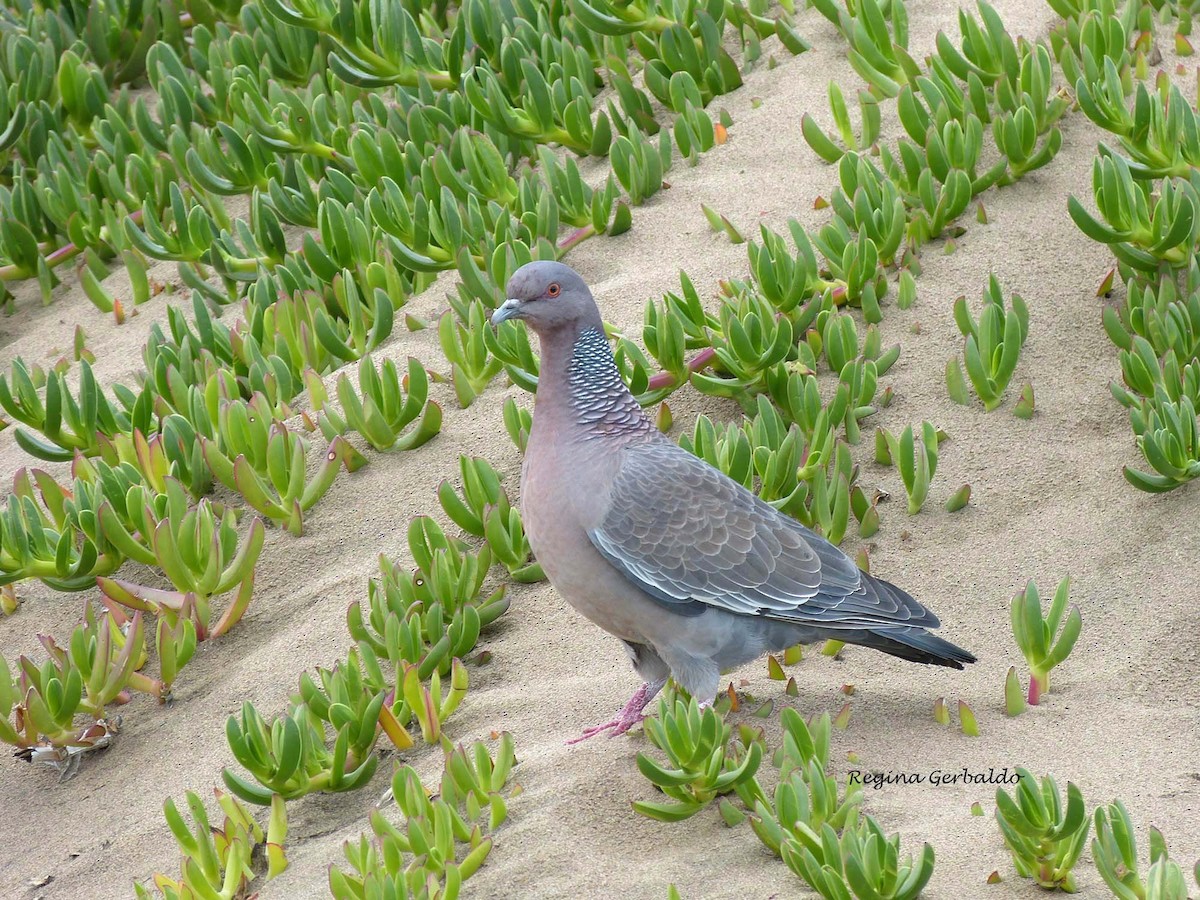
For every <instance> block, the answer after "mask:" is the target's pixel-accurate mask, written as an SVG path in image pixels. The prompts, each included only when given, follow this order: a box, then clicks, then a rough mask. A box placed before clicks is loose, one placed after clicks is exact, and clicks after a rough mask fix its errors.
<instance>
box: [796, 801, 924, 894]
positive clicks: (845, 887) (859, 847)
mask: <svg viewBox="0 0 1200 900" xmlns="http://www.w3.org/2000/svg"><path fill="white" fill-rule="evenodd" d="M802 827H803V826H802ZM806 837H807V838H808V841H809V842H811V844H812V846H809V845H808V843H805V842H801V841H795V842H789V843H786V844H784V845H783V847H784V849H783V859H784V862H786V863H787V864H788V868H790V869H791V870H792V871H793V872H795V873H796V874H797V875H799V876H800V877H801V878H803V879H804V880H805V881H806V882H808V884H809V885H810V886H811V887H812V888H813V889H814V890H815V891H817V893H819V894H820V895H821V896H822V897H824V898H826V900H842V898H849V897H855V898H857V900H873V898H875V897H882V898H887V900H912V898H915V897H918V896H919V895H920V893H921V891H922V890H924V888H925V885H926V884H928V883H929V879H930V878H931V877H932V876H933V861H934V858H933V847H932V846H930V845H929V844H925V845H924V847H923V848H922V850H921V854H920V856H919V857H918V858H917V859H915V860H914V859H913V858H912V857H911V856H910V857H908V858H906V859H904V860H901V859H900V836H899V835H892V836H891V837H888V836H886V835H884V833H883V829H882V828H880V827H879V824H878V823H877V822H876V821H875V820H874V819H873V818H871V817H870V816H865V817H864V818H863V819H862V820H856V821H855V822H853V823H852V824H850V825H847V827H846V828H844V829H843V831H842V833H841V836H840V837H839V836H838V834H837V832H835V831H834V829H833V827H832V826H831V825H829V824H828V823H826V824H825V825H823V826H822V828H821V832H820V835H819V837H818V836H817V834H816V833H815V832H809V833H808V834H807V835H806Z"/></svg>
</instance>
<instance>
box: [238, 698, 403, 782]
mask: <svg viewBox="0 0 1200 900" xmlns="http://www.w3.org/2000/svg"><path fill="white" fill-rule="evenodd" d="M382 705H383V696H382V695H379V696H378V697H377V699H376V701H374V702H373V703H371V704H370V705H369V706H368V707H367V709H366V710H365V711H364V713H363V715H362V717H361V718H359V717H356V716H355V715H354V713H353V711H349V713H348V715H347V718H346V719H345V720H344V721H342V720H341V719H340V716H341V713H339V714H338V717H339V721H342V724H341V726H340V727H338V728H336V738H335V739H334V745H333V748H332V749H330V748H327V747H326V746H325V731H324V728H323V727H317V726H316V725H314V723H313V716H312V714H311V711H310V710H309V709H308V707H307V706H305V705H304V704H303V703H301V704H298V705H294V706H293V707H292V709H291V710H290V711H289V712H287V713H285V714H283V715H280V716H278V717H276V718H275V719H274V720H273V721H272V722H271V723H270V725H268V724H267V723H266V722H265V721H264V720H263V718H262V716H261V715H260V714H259V713H258V711H257V710H256V709H255V708H254V706H253V705H252V704H251V703H249V702H247V703H244V704H242V712H241V716H240V717H237V716H230V717H229V719H228V721H227V722H226V725H225V737H226V739H227V740H228V742H229V749H230V750H231V751H232V752H233V756H234V759H236V760H237V762H238V764H239V765H240V766H242V767H243V768H244V769H245V770H246V771H247V772H249V773H250V775H251V776H252V777H253V778H254V781H250V780H248V779H246V778H244V777H243V776H242V775H239V774H238V773H237V772H235V771H233V770H230V769H223V770H222V772H221V777H222V778H223V780H224V781H225V786H226V787H228V788H229V790H230V791H232V792H233V793H234V794H236V795H237V796H238V797H239V798H241V799H242V800H245V801H246V802H247V803H255V804H258V805H259V806H269V805H271V803H272V798H273V796H274V795H275V794H278V795H280V796H281V797H283V799H284V800H291V799H295V798H296V797H303V796H304V795H306V794H309V793H313V792H314V791H332V792H337V791H352V790H356V789H358V788H360V787H362V786H363V785H365V784H366V783H367V782H368V781H370V780H371V777H372V776H373V775H374V774H375V768H376V766H377V765H378V764H379V757H378V756H377V755H376V754H375V753H373V752H370V751H367V752H365V753H362V754H361V755H360V754H358V753H353V752H352V751H351V742H352V740H353V738H354V737H355V736H356V734H357V735H361V734H362V733H363V731H369V732H370V733H371V737H372V742H371V743H372V746H373V744H374V740H373V739H374V734H375V728H376V725H375V722H377V721H378V716H379V709H380V707H381V706H382ZM331 715H332V713H331ZM359 743H360V748H361V740H360V741H359Z"/></svg>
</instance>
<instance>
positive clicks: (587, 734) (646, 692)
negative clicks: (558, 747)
mask: <svg viewBox="0 0 1200 900" xmlns="http://www.w3.org/2000/svg"><path fill="white" fill-rule="evenodd" d="M652 687H653V685H651V684H650V683H649V682H646V683H645V684H643V685H642V686H641V687H640V688H638V689H637V691H636V692H635V693H634V695H633V696H632V697H630V698H629V702H628V703H626V704H625V707H624V709H622V710H621V711H620V712H619V713H617V717H616V718H615V719H613V720H612V721H611V722H605V723H604V724H603V725H593V726H592V727H591V728H587V729H584V732H583V734H581V735H580V736H579V737H576V738H571V739H570V740H569V741H567V745H568V746H570V745H572V744H579V743H582V742H583V741H586V740H587V739H588V738H594V737H595V736H596V735H598V734H603V733H604V732H606V731H607V732H609V735H608V736H609V737H610V738H611V737H616V736H617V735H618V734H624V733H625V732H627V731H628V730H629V729H630V728H632V727H633V726H634V725H637V724H640V723H641V721H642V720H643V719H645V718H646V716H645V714H644V713H643V712H642V710H644V709H645V708H646V704H648V703H649V702H650V701H651V700H653V699H654V695H655V694H657V693H658V690H657V689H655V690H651V688H652Z"/></svg>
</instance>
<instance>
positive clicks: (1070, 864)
mask: <svg viewBox="0 0 1200 900" xmlns="http://www.w3.org/2000/svg"><path fill="white" fill-rule="evenodd" d="M1016 771H1017V777H1018V779H1019V781H1018V782H1017V786H1016V790H1015V791H1014V795H1013V796H1009V794H1008V793H1007V792H1006V791H1005V790H1004V788H997V789H996V822H997V823H998V824H999V825H1000V833H1001V834H1002V835H1003V837H1004V843H1005V845H1006V846H1007V847H1008V851H1009V853H1011V854H1012V858H1013V864H1014V866H1015V867H1016V869H1017V874H1018V875H1020V876H1021V877H1022V878H1032V879H1033V880H1034V881H1035V882H1036V883H1037V884H1038V885H1039V886H1040V887H1043V888H1047V889H1050V890H1053V889H1055V888H1061V889H1062V890H1064V891H1067V892H1068V893H1074V891H1075V889H1076V888H1075V875H1074V873H1073V872H1072V871H1071V870H1072V868H1074V866H1075V862H1076V861H1077V860H1078V859H1079V854H1080V853H1081V852H1082V851H1083V848H1084V845H1085V843H1086V842H1087V834H1088V826H1089V825H1090V823H1089V821H1088V817H1087V811H1086V809H1085V808H1084V804H1083V795H1082V794H1081V793H1080V792H1079V788H1077V787H1076V786H1075V785H1074V784H1071V783H1070V782H1068V783H1067V803H1066V807H1065V808H1064V807H1063V802H1062V796H1061V795H1060V794H1059V791H1058V785H1057V784H1056V783H1055V781H1054V778H1053V777H1051V776H1049V775H1046V776H1044V777H1043V778H1042V780H1041V782H1040V784H1039V782H1038V780H1037V779H1036V778H1035V777H1034V776H1033V775H1032V774H1031V773H1030V772H1029V770H1028V769H1023V768H1020V767H1018V768H1017V770H1016Z"/></svg>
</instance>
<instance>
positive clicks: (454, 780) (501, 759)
mask: <svg viewBox="0 0 1200 900" xmlns="http://www.w3.org/2000/svg"><path fill="white" fill-rule="evenodd" d="M516 762H517V759H516V754H515V751H514V747H513V737H512V734H511V733H510V732H507V731H505V732H502V733H501V734H500V738H499V744H498V746H497V747H496V755H495V757H494V758H493V757H492V755H491V753H489V752H488V749H487V745H486V744H484V743H483V741H476V742H475V743H474V744H473V745H472V746H471V748H470V750H469V751H468V750H467V748H465V747H463V745H462V744H459V745H457V746H456V747H455V748H454V749H453V750H451V751H449V752H448V753H447V754H446V764H445V772H444V774H443V775H442V781H441V789H442V794H441V795H442V799H444V800H445V801H446V802H447V803H450V804H452V805H455V806H459V807H462V809H463V810H464V811H465V812H466V815H467V819H468V820H471V821H474V820H476V819H478V818H479V817H480V815H481V814H482V812H483V810H485V809H486V810H487V811H488V828H489V829H491V830H492V831H495V830H496V829H497V828H499V827H500V825H501V824H503V822H504V820H505V819H506V818H507V817H508V804H507V802H506V801H505V799H504V795H503V794H502V793H501V792H502V791H503V790H504V787H505V785H506V784H507V783H508V779H509V776H510V775H511V773H512V769H513V766H514V765H516Z"/></svg>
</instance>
